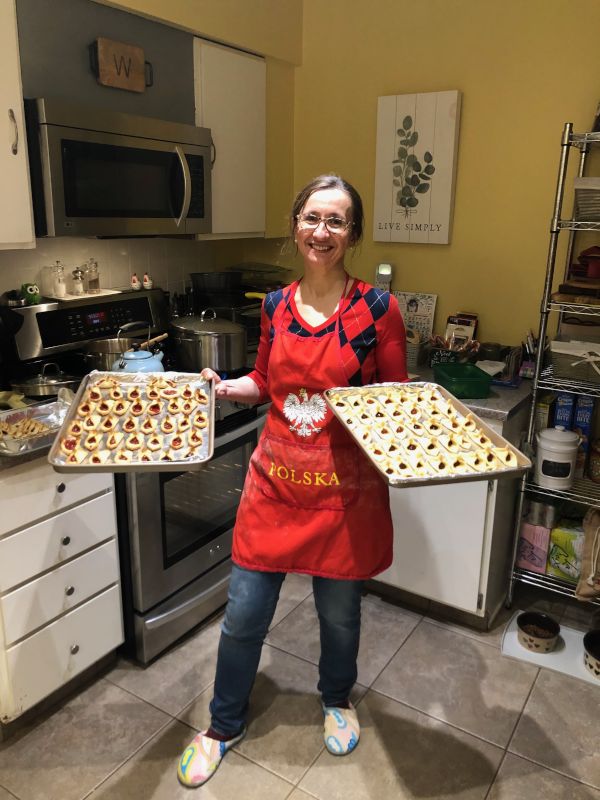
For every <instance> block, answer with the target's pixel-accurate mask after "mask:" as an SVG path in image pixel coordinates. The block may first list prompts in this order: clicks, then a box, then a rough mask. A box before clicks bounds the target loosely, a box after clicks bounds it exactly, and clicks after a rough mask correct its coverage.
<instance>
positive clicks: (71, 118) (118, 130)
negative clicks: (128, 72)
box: [25, 99, 212, 236]
mask: <svg viewBox="0 0 600 800" xmlns="http://www.w3.org/2000/svg"><path fill="white" fill-rule="evenodd" d="M25 108H26V115H27V125H28V146H29V160H30V170H31V179H32V193H33V205H34V217H35V225H36V235H37V236H152V235H165V234H184V233H185V234H194V233H210V232H211V229H212V219H211V145H212V141H211V134H210V130H208V129H207V128H197V127H195V126H193V125H183V124H180V123H176V122H168V121H164V120H157V119H151V118H150V117H140V116H133V115H130V114H120V113H115V112H110V111H103V110H100V109H93V108H84V107H82V106H76V105H73V104H70V103H67V102H64V101H62V100H58V99H36V100H27V101H26V103H25Z"/></svg>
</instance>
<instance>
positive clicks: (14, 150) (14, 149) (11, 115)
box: [8, 108, 19, 156]
mask: <svg viewBox="0 0 600 800" xmlns="http://www.w3.org/2000/svg"><path fill="white" fill-rule="evenodd" d="M8 118H9V120H10V121H11V122H12V124H13V127H14V129H15V138H14V141H13V143H12V146H11V148H10V150H11V152H12V154H13V156H16V155H17V153H18V152H19V127H18V125H17V118H16V117H15V112H14V111H13V110H12V108H9V109H8Z"/></svg>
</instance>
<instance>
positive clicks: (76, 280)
mask: <svg viewBox="0 0 600 800" xmlns="http://www.w3.org/2000/svg"><path fill="white" fill-rule="evenodd" d="M72 275H73V281H72V284H73V287H72V292H73V294H83V292H84V288H83V279H84V272H83V270H82V269H81V267H75V269H74V270H73V272H72Z"/></svg>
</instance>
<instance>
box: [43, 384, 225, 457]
mask: <svg viewBox="0 0 600 800" xmlns="http://www.w3.org/2000/svg"><path fill="white" fill-rule="evenodd" d="M156 381H159V384H158V386H157V384H156ZM161 384H163V385H161ZM188 385H189V387H190V390H191V393H192V397H190V398H188V397H186V396H185V394H187V393H188V392H187V389H186V387H187V386H188ZM135 387H137V388H138V389H139V391H140V393H141V396H140V398H139V400H140V401H141V403H142V404H144V405H143V409H142V410H141V411H139V412H138V413H135V412H134V413H132V406H133V405H134V404H135V403H136V399H137V398H134V399H133V400H132V399H130V398H129V397H128V395H129V393H130V392H131V390H133V389H134V388H135ZM151 387H156V388H157V391H158V393H159V397H158V398H155V397H150V398H148V390H149V389H150V388H151ZM115 388H116V389H118V391H117V392H114V391H113V390H114V389H115ZM170 389H176V390H177V394H175V395H173V394H171V393H170V391H169V390H170ZM198 390H199V391H201V392H203V393H204V394H205V395H206V397H207V399H208V402H207V403H204V402H202V401H200V400H198V399H197V396H196V392H197V391H198ZM111 392H112V394H111ZM118 392H121V394H122V395H123V397H122V401H123V402H124V403H126V404H127V409H126V410H125V412H122V410H120V413H115V409H116V405H115V404H116V403H119V402H120V400H121V398H119V397H118ZM175 399H177V401H178V405H179V410H174V409H173V408H171V409H169V405H170V404H171V402H172V401H174V400H175ZM185 402H189V404H190V405H189V407H187V408H184V406H185ZM103 403H105V404H106V405H102V404H103ZM111 403H112V405H110V404H111ZM153 403H160V408H159V409H158V410H157V411H156V412H152V413H149V411H148V409H149V408H150V406H151V405H152V404H153ZM86 405H87V407H86ZM101 405H102V408H101V409H100V408H99V406H101ZM107 406H110V409H109V411H108V412H107V410H106V409H107ZM98 412H100V413H98ZM199 412H202V413H203V414H205V415H206V417H207V424H206V427H205V428H202V429H200V428H196V427H195V425H194V419H195V415H196V414H198V413H199ZM168 418H169V420H168V421H170V422H171V423H172V427H173V431H172V432H170V431H169V430H168V428H166V426H167V425H168V421H167V422H165V420H167V419H168ZM87 420H89V422H88V421H87ZM107 420H108V421H107ZM147 420H150V423H152V422H153V423H154V427H155V430H154V431H149V430H144V423H146V421H147ZM74 422H79V423H80V424H81V426H82V427H83V430H82V431H81V433H77V432H75V433H73V427H72V425H73V423H74ZM110 422H114V427H112V428H111V429H110V430H106V427H107V426H108V425H109V424H110ZM132 425H135V430H132V429H131V426H132ZM192 431H200V433H201V435H202V442H201V443H200V444H197V445H194V440H193V439H191V438H190V436H191V434H192ZM214 431H215V389H214V383H213V382H212V381H206V380H204V379H203V378H201V377H200V375H198V374H196V373H189V372H131V373H126V372H100V371H94V372H90V373H89V375H86V376H85V378H84V379H83V381H82V383H81V385H80V387H79V389H78V391H77V394H76V395H75V399H74V400H73V403H72V404H71V407H70V408H69V412H68V414H67V415H66V417H65V419H64V422H63V424H62V426H61V428H60V431H59V432H58V434H57V435H56V438H55V440H54V443H53V445H52V447H51V449H50V453H49V454H48V461H49V463H50V464H51V465H52V466H53V467H54V469H55V470H56V471H57V472H181V471H182V470H185V471H192V470H196V469H200V468H201V467H202V465H203V464H204V463H205V462H206V461H208V460H209V459H210V458H212V455H213V451H214ZM89 434H91V435H92V437H94V436H95V437H96V439H97V443H96V446H94V447H93V449H89V448H90V447H91V445H93V444H94V442H93V441H91V442H90V441H89V440H88V438H87V437H88V435H89ZM114 434H116V435H117V438H118V439H119V442H118V444H116V445H115V444H114V442H115V439H112V440H111V439H110V437H111V436H113V435H114ZM120 434H121V435H122V436H119V435H120ZM155 434H156V435H157V436H158V437H159V439H160V446H159V447H157V449H155V450H150V448H149V447H148V445H149V444H152V445H153V446H155V445H157V444H158V439H157V440H156V442H152V441H151V440H152V437H153V436H154V435H155ZM132 436H133V437H134V438H133V439H131V438H130V437H132ZM177 437H179V438H180V439H181V440H183V444H182V445H181V446H179V442H177V445H176V444H175V440H176V438H177ZM66 439H76V440H77V444H76V445H75V448H74V449H73V452H76V453H77V457H78V458H81V460H80V461H69V456H68V455H67V454H66V453H65V452H64V447H65V446H66V442H65V440H66ZM135 439H137V441H135ZM100 453H102V456H101V457H102V458H103V459H104V461H103V462H102V463H93V461H92V458H93V456H94V454H100ZM122 453H125V454H127V455H126V456H122ZM166 454H168V456H169V457H170V458H172V459H173V460H164V458H165V455H166ZM120 457H127V458H128V459H130V460H127V461H119V458H120ZM145 457H148V458H150V457H151V458H152V460H149V461H146V460H143V459H144V458H145Z"/></svg>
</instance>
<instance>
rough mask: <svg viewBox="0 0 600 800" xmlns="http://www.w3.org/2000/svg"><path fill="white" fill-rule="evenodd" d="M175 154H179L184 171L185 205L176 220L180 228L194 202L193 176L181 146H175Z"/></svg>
mask: <svg viewBox="0 0 600 800" xmlns="http://www.w3.org/2000/svg"><path fill="white" fill-rule="evenodd" d="M175 152H176V153H177V157H178V158H179V163H180V164H181V169H182V170H183V205H182V207H181V214H180V215H179V217H178V219H176V220H175V224H176V225H177V227H179V226H180V225H181V223H182V222H183V220H184V219H185V218H186V217H187V214H188V211H189V210H190V203H191V202H192V176H191V175H190V168H189V166H188V163H187V158H186V157H185V153H184V152H183V150H182V149H181V147H179V145H176V146H175Z"/></svg>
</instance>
